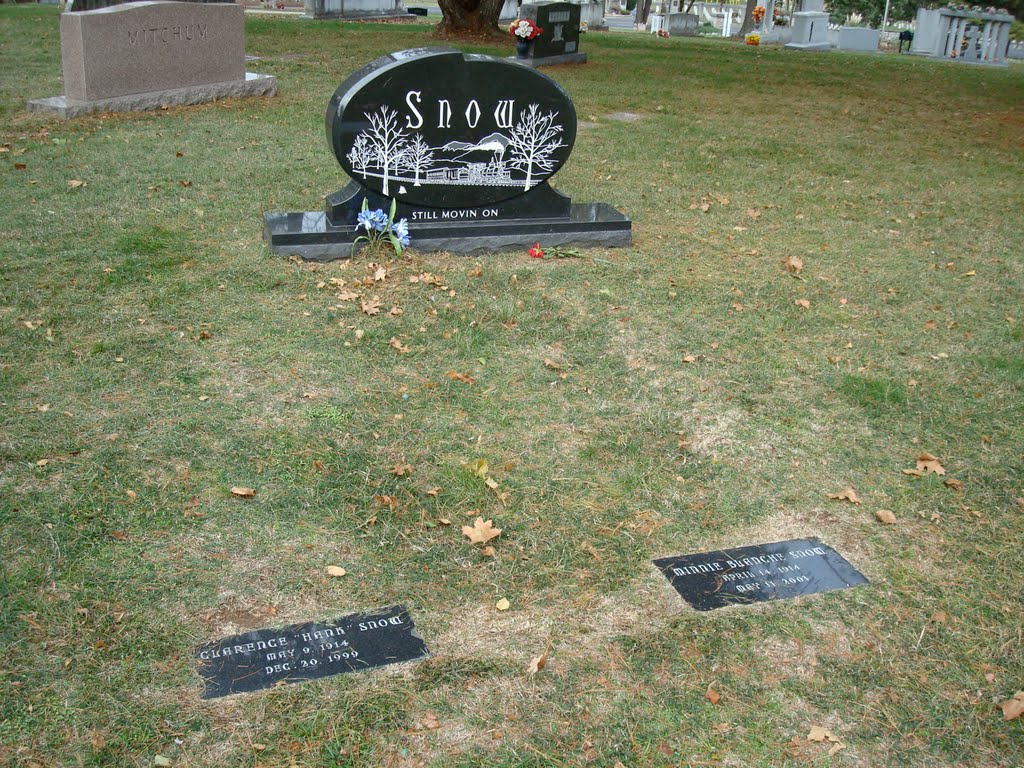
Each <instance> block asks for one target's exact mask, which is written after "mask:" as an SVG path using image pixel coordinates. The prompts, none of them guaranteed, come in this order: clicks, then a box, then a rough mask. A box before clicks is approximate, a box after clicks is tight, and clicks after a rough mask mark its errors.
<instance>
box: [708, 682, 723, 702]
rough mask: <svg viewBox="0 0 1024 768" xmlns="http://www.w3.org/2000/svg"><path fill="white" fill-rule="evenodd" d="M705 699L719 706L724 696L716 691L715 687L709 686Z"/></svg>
mask: <svg viewBox="0 0 1024 768" xmlns="http://www.w3.org/2000/svg"><path fill="white" fill-rule="evenodd" d="M704 698H706V699H707V700H708V701H710V702H711V703H712V704H717V703H718V702H719V701H721V699H722V694H720V693H719V692H718V691H716V690H715V689H714V687H713V685H709V686H708V690H707V692H705V694H704Z"/></svg>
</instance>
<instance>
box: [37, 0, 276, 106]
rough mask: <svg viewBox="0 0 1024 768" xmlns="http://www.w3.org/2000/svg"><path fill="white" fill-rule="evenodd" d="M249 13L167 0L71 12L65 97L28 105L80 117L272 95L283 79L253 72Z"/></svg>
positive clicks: (64, 37) (64, 18) (66, 26)
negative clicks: (248, 59)
mask: <svg viewBox="0 0 1024 768" xmlns="http://www.w3.org/2000/svg"><path fill="white" fill-rule="evenodd" d="M85 2H87V3H90V4H92V5H96V4H98V3H99V2H103V0H85ZM72 7H74V6H72ZM243 16H244V11H243V9H242V7H241V6H240V5H234V4H232V3H207V2H167V1H166V0H148V1H144V2H131V3H122V4H109V5H107V6H104V7H99V8H95V9H94V10H87V11H70V12H68V11H65V12H64V13H62V14H61V16H60V39H61V62H62V65H63V70H64V95H63V96H54V97H51V98H48V99H38V100H35V101H30V102H29V104H28V108H29V110H30V111H48V112H55V113H57V114H58V115H60V116H61V117H76V116H78V115H81V114H85V113H87V112H95V111H104V112H134V111H140V110H146V109H156V108H158V107H161V106H164V105H168V104H197V103H200V102H204V101H213V100H215V99H220V98H229V97H238V96H272V95H274V93H276V92H277V79H276V78H274V77H272V76H269V75H257V74H252V73H247V72H246V71H245V23H244V18H243Z"/></svg>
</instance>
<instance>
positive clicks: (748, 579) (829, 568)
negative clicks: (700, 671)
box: [654, 539, 868, 611]
mask: <svg viewBox="0 0 1024 768" xmlns="http://www.w3.org/2000/svg"><path fill="white" fill-rule="evenodd" d="M654 564H655V565H656V566H658V567H659V568H660V569H661V571H662V573H664V574H665V577H666V578H667V579H668V580H669V582H671V584H672V586H673V587H675V588H676V591H677V592H679V594H680V595H682V596H683V598H684V599H685V600H686V602H688V603H689V604H690V605H692V606H693V607H694V608H696V609H697V610H698V611H710V610H713V609H715V608H722V607H724V606H727V605H745V604H749V603H755V602H762V601H765V600H784V599H786V598H791V597H798V596H800V595H811V594H814V593H816V592H826V591H828V590H832V589H846V588H848V587H856V586H859V585H861V584H866V583H867V581H868V580H867V579H866V578H865V577H864V576H863V575H862V574H861V573H859V572H858V571H857V569H856V568H854V567H853V566H852V565H850V564H849V563H848V562H847V561H846V560H844V559H843V558H842V556H840V555H839V554H838V553H837V552H836V551H835V550H834V549H832V548H831V547H828V546H826V545H825V544H822V543H821V542H820V541H818V539H794V540H792V541H779V542H775V543H774V544H757V545H754V546H751V547H737V548H736V549H723V550H719V551H716V552H701V553H699V554H695V555H681V556H678V557H663V558H661V559H659V560H655V561H654Z"/></svg>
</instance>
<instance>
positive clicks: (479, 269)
mask: <svg viewBox="0 0 1024 768" xmlns="http://www.w3.org/2000/svg"><path fill="white" fill-rule="evenodd" d="M483 273H484V268H483V266H482V265H480V264H477V265H476V266H474V267H473V268H472V269H469V270H466V275H467V276H468V277H480V276H481V275H483Z"/></svg>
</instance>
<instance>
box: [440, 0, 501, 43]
mask: <svg viewBox="0 0 1024 768" xmlns="http://www.w3.org/2000/svg"><path fill="white" fill-rule="evenodd" d="M437 4H438V6H440V8H441V23H440V24H438V25H437V29H436V30H435V32H434V34H435V36H437V37H447V36H449V35H456V36H459V35H468V36H477V37H494V36H499V35H501V32H500V31H499V30H498V16H499V15H500V14H501V7H502V6H503V5H504V2H503V0H437Z"/></svg>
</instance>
